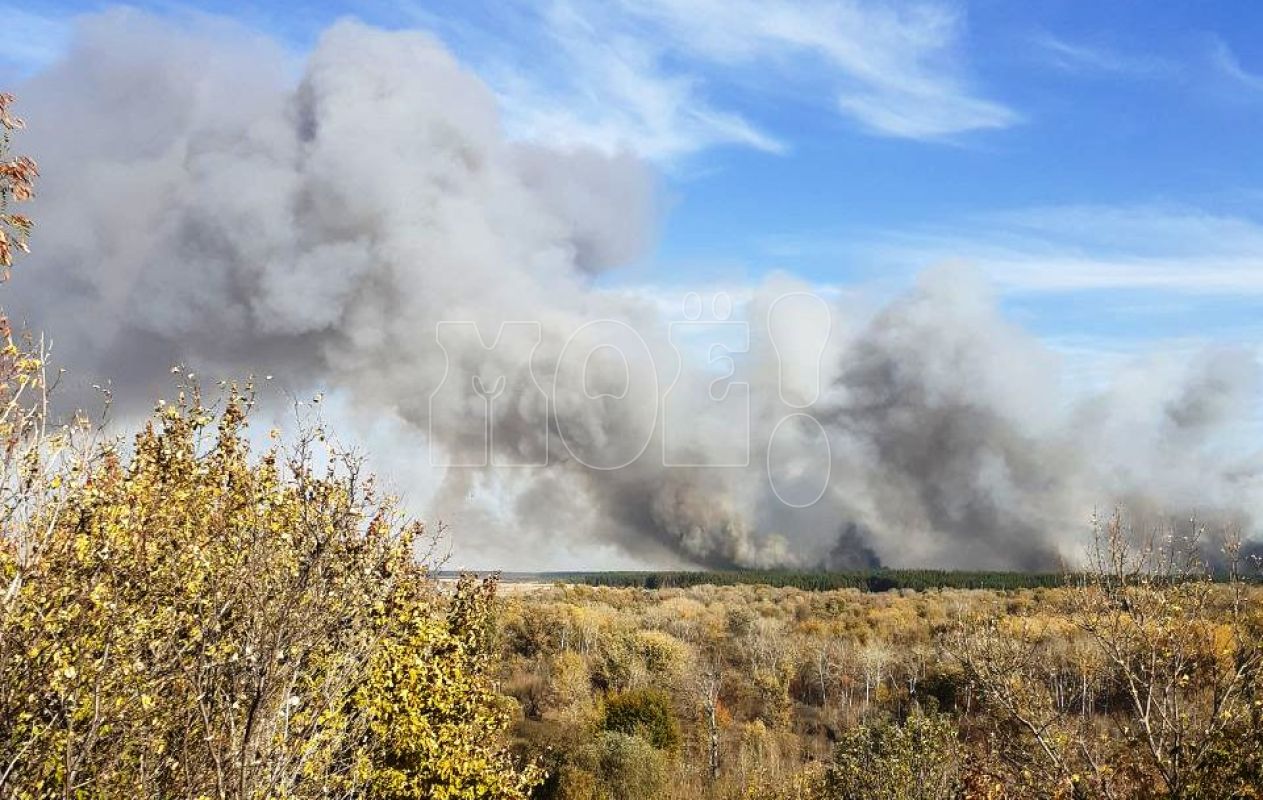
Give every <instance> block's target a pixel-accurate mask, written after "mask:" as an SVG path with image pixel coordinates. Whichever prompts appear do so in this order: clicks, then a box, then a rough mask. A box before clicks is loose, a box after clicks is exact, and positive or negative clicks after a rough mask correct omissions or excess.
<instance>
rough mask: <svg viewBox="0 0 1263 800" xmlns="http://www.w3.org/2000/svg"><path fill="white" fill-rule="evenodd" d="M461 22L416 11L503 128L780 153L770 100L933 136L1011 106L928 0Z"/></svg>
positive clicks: (577, 11) (677, 4)
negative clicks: (458, 53) (476, 81)
mask: <svg viewBox="0 0 1263 800" xmlns="http://www.w3.org/2000/svg"><path fill="white" fill-rule="evenodd" d="M495 11H496V20H497V21H496V23H494V24H486V25H483V24H480V25H476V26H475V25H470V24H468V23H467V22H457V21H452V20H445V19H440V18H438V17H436V16H435V15H434V14H432V13H429V12H424V11H415V10H414V11H413V12H412V13H413V18H414V19H415V20H417V21H418V22H419V23H420V24H424V25H426V26H437V27H438V28H439V29H440V30H442V31H443V33H444V36H445V37H446V38H451V39H454V40H457V41H460V42H462V43H463V44H464V45H465V46H464V48H463V49H464V50H465V51H466V52H467V53H468V54H469V57H470V58H471V60H472V61H473V62H474V63H475V64H476V65H477V67H478V71H479V73H480V74H482V75H484V76H485V77H487V79H488V80H489V81H490V82H491V83H492V85H493V86H494V87H495V88H496V90H497V92H498V94H499V95H500V98H501V104H502V107H503V108H504V109H505V115H506V122H507V124H508V126H509V128H510V131H511V132H512V133H513V134H514V135H517V136H521V137H525V138H530V139H535V140H541V141H547V142H551V143H561V144H573V145H594V146H597V147H599V148H601V149H603V150H605V151H607V152H608V151H616V150H619V149H629V150H632V151H634V152H637V153H639V154H641V155H644V156H647V157H650V158H653V159H655V160H657V161H659V162H673V161H677V160H679V159H681V158H682V157H685V156H688V155H690V154H693V153H696V152H699V151H702V150H705V149H707V148H711V147H715V146H723V145H730V146H739V147H750V148H755V149H758V150H763V151H767V152H773V153H779V152H783V151H784V150H786V149H787V145H786V144H785V142H784V140H783V138H784V137H785V136H786V135H787V134H788V133H789V131H787V130H777V128H776V126H777V118H778V115H779V114H780V113H781V111H782V106H785V105H791V104H793V105H798V104H802V103H803V102H804V98H806V102H808V103H814V104H816V105H819V106H822V107H824V108H828V109H831V110H834V111H836V112H837V113H839V114H840V115H842V116H844V117H846V118H848V119H850V120H853V121H854V122H855V123H857V124H858V125H859V126H860V127H862V128H864V129H865V130H867V131H869V132H872V133H875V134H878V135H883V136H893V137H900V138H912V139H942V138H946V137H949V136H952V135H954V134H959V133H962V132H966V131H971V130H979V129H988V128H1004V127H1007V126H1010V125H1013V124H1016V123H1017V122H1019V121H1020V115H1019V114H1018V113H1017V112H1015V111H1013V110H1012V109H1010V108H1008V107H1006V106H1005V105H1003V104H1001V103H999V102H996V101H993V100H990V99H987V98H985V97H982V96H980V95H979V94H978V93H977V92H976V91H975V89H974V87H973V86H972V85H971V82H970V80H969V77H968V72H967V69H966V64H965V58H964V53H963V52H962V51H963V49H964V45H963V38H964V32H965V26H964V20H963V18H962V17H961V16H960V15H959V14H958V13H956V12H955V11H954V10H953V9H952V8H951V7H950V6H948V5H947V4H945V3H941V2H932V3H922V4H919V5H916V6H909V7H904V8H901V9H896V8H893V7H891V6H888V5H885V4H878V3H869V2H860V1H858V0H848V1H847V2H828V3H825V2H820V1H819V0H786V1H785V2H779V3H775V4H765V3H759V2H754V0H727V1H725V0H639V1H637V2H632V0H610V1H609V2H598V1H597V0H553V1H552V2H550V3H547V4H541V5H539V6H534V5H530V4H528V3H525V2H517V3H506V4H503V5H501V6H497V8H496V9H495Z"/></svg>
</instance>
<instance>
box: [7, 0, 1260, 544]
mask: <svg viewBox="0 0 1263 800" xmlns="http://www.w3.org/2000/svg"><path fill="white" fill-rule="evenodd" d="M19 91H20V93H21V95H22V110H23V113H24V115H25V116H26V117H27V118H28V120H29V121H30V123H31V126H30V130H29V131H28V132H27V133H26V134H24V136H23V148H24V150H27V151H29V152H31V153H32V154H33V155H35V156H37V157H38V159H39V161H40V163H41V167H42V172H43V179H42V181H41V184H40V197H39V199H38V202H37V205H36V206H35V207H34V208H33V209H32V213H33V215H34V216H35V217H36V219H37V220H38V223H39V230H38V233H37V236H38V238H37V239H36V254H35V255H34V256H32V257H31V258H30V259H29V260H28V261H27V262H26V270H25V273H24V274H20V275H19V276H18V277H17V278H16V279H15V282H14V283H13V284H12V286H11V289H12V290H13V294H11V295H10V297H9V300H8V302H9V304H10V306H11V311H12V312H13V313H14V314H15V315H17V316H23V317H25V318H26V319H28V320H29V321H30V322H31V324H33V325H35V326H37V327H40V328H42V329H44V330H48V331H49V332H50V333H51V334H52V335H53V336H54V338H55V341H56V346H57V351H58V353H59V360H60V361H61V362H63V363H65V364H66V365H67V366H68V367H69V368H70V369H71V370H72V375H75V376H78V381H79V383H80V384H81V385H88V384H90V383H92V382H95V381H98V380H101V379H103V378H110V379H112V381H113V386H114V389H115V393H116V396H117V397H118V399H119V401H120V402H121V403H122V404H123V406H124V409H128V408H140V407H141V405H142V404H147V403H148V402H149V400H150V399H152V398H153V397H154V396H156V395H157V394H158V393H160V392H161V391H162V390H163V388H164V383H165V381H166V380H167V372H168V368H169V367H170V366H171V365H172V364H174V363H185V364H190V365H194V366H196V368H197V369H198V370H199V371H200V372H203V373H206V372H210V373H215V374H226V375H242V374H245V373H249V372H255V373H263V372H275V373H277V374H278V375H280V376H285V377H286V378H287V380H288V382H289V383H290V385H294V386H302V387H303V388H311V389H315V388H321V387H329V388H332V389H334V390H336V391H339V392H342V393H344V394H345V395H346V396H347V397H349V398H350V402H351V403H352V404H353V405H354V406H355V407H356V408H358V409H359V410H360V411H361V412H363V413H367V414H370V415H372V414H381V415H383V416H385V415H389V416H391V417H396V418H398V419H401V420H402V421H403V423H404V424H405V425H406V426H407V427H408V428H409V429H410V430H412V431H414V432H415V434H416V437H417V438H424V439H425V440H426V442H427V443H428V445H429V446H430V447H431V448H433V452H435V453H437V454H439V457H440V458H441V459H445V460H446V461H447V462H448V463H455V464H465V465H472V466H463V467H458V468H457V467H454V468H450V469H447V470H445V471H443V472H442V475H443V483H442V486H441V488H440V490H439V491H438V492H437V493H436V494H435V496H434V497H433V498H432V500H431V508H429V509H427V511H428V513H429V514H430V515H432V516H434V517H442V518H448V519H451V518H453V517H455V518H457V519H460V520H462V521H461V522H460V523H459V525H458V530H457V535H458V536H463V537H472V538H474V539H475V540H477V541H478V542H480V547H481V549H482V551H483V552H490V553H498V554H501V555H500V558H501V559H502V560H501V565H502V566H505V567H508V568H512V567H514V566H516V565H518V564H519V563H521V562H517V561H515V560H514V559H516V558H529V557H530V555H529V554H531V553H533V552H538V551H539V549H540V548H541V545H542V543H554V542H555V541H556V540H562V541H568V540H569V541H576V542H585V543H590V544H596V545H598V546H601V545H603V546H608V547H609V548H610V549H611V550H612V551H622V552H624V553H629V554H632V555H633V556H634V557H635V558H637V559H640V560H642V561H643V562H646V563H663V564H670V563H678V564H700V565H706V566H733V565H741V566H763V567H766V566H817V565H827V566H835V567H854V566H866V565H872V564H875V563H892V564H909V565H911V564H923V565H943V566H955V567H965V566H970V567H978V566H984V567H1013V566H1016V567H1038V566H1050V565H1053V564H1055V563H1056V561H1057V559H1058V558H1059V557H1060V556H1062V555H1064V554H1067V553H1068V552H1069V550H1068V547H1069V543H1071V542H1074V541H1076V540H1077V538H1078V536H1079V535H1080V533H1081V532H1082V530H1083V524H1084V520H1085V519H1086V515H1087V514H1088V512H1089V511H1090V510H1091V508H1092V507H1093V505H1095V504H1108V503H1110V502H1112V501H1113V500H1115V499H1118V498H1123V497H1134V496H1143V497H1150V498H1153V500H1154V502H1155V503H1156V504H1157V506H1158V507H1163V508H1166V507H1170V508H1177V509H1181V510H1182V509H1185V508H1192V507H1198V506H1205V507H1210V508H1214V509H1222V508H1248V507H1250V505H1251V503H1252V502H1253V501H1254V500H1255V499H1256V498H1257V496H1258V488H1259V486H1258V480H1257V478H1256V477H1255V476H1256V474H1257V472H1256V471H1255V469H1254V465H1253V464H1252V463H1240V462H1237V461H1230V460H1227V459H1226V458H1225V457H1224V455H1223V453H1222V452H1220V450H1219V448H1218V447H1217V446H1216V443H1217V442H1218V441H1219V439H1218V438H1217V437H1218V436H1219V432H1220V431H1221V430H1222V429H1223V428H1224V426H1225V425H1228V424H1231V423H1233V422H1234V421H1237V420H1240V419H1241V418H1242V417H1243V416H1245V415H1248V414H1249V413H1250V408H1251V405H1252V404H1253V403H1254V402H1255V399H1256V394H1255V393H1256V384H1255V375H1256V371H1257V370H1256V365H1255V363H1254V361H1253V359H1252V358H1250V357H1248V356H1246V355H1242V354H1234V353H1223V354H1218V355H1215V356H1213V357H1206V358H1201V359H1198V360H1197V361H1196V363H1195V365H1194V367H1193V368H1191V369H1189V368H1185V367H1183V366H1178V365H1176V366H1172V365H1163V366H1162V368H1161V369H1158V368H1154V367H1152V366H1150V367H1147V368H1145V369H1143V370H1138V371H1136V372H1134V373H1128V374H1123V375H1120V378H1119V381H1118V382H1117V383H1116V385H1115V387H1114V388H1112V389H1111V390H1109V391H1107V392H1105V393H1102V394H1100V395H1099V396H1094V397H1090V398H1087V399H1082V398H1079V399H1072V398H1071V397H1070V396H1068V395H1067V393H1066V391H1065V387H1063V386H1062V385H1061V383H1060V381H1059V379H1058V378H1057V363H1056V359H1055V358H1054V357H1053V356H1052V355H1051V354H1050V353H1049V352H1047V351H1046V350H1045V349H1044V348H1043V347H1042V346H1041V345H1040V344H1038V343H1037V342H1036V341H1035V340H1034V339H1032V338H1031V337H1030V336H1028V335H1026V334H1025V333H1023V332H1022V331H1021V330H1018V329H1016V328H1014V327H1013V326H1011V325H1009V324H1008V323H1006V322H1005V321H1004V320H1003V319H1002V318H1001V317H1000V315H999V314H998V313H997V311H996V309H995V304H994V302H993V301H992V299H991V298H990V297H989V295H988V293H987V289H986V287H985V286H982V285H980V284H977V283H975V282H974V281H973V280H972V278H971V277H970V276H969V275H968V274H965V273H961V272H959V271H939V272H932V273H929V274H927V275H926V276H925V277H924V278H923V279H922V280H921V281H920V282H919V283H918V285H917V286H916V287H914V288H913V289H912V290H911V291H910V292H909V293H908V294H907V295H906V296H904V297H902V298H900V299H897V300H896V301H895V302H893V303H891V304H890V305H889V306H888V307H886V308H884V309H881V310H879V311H877V312H876V313H866V312H862V311H860V310H858V309H855V308H851V307H848V306H846V305H845V304H843V303H842V302H841V301H831V302H830V303H829V304H828V305H821V301H819V300H815V301H814V302H815V305H814V306H813V305H812V304H811V302H810V298H809V295H808V294H807V292H808V291H809V290H810V287H805V286H801V285H798V284H795V283H794V282H793V281H792V280H790V279H788V278H779V277H778V278H772V279H769V280H768V281H767V282H766V283H765V284H763V285H761V286H759V287H757V288H756V289H754V290H752V292H751V293H750V296H749V297H748V298H743V300H742V302H741V303H740V304H739V305H738V307H737V308H736V310H735V311H734V312H733V313H732V314H731V317H730V319H729V320H728V321H729V322H735V323H745V324H746V326H747V327H746V328H743V330H747V331H748V337H749V341H748V348H747V347H744V346H743V344H742V342H736V343H735V345H736V346H734V347H731V348H730V349H731V350H732V351H733V352H734V353H735V355H732V356H731V358H720V359H716V358H715V350H714V348H713V347H711V346H710V345H712V344H714V343H715V342H713V341H710V340H706V339H704V338H702V339H697V338H696V337H695V338H693V339H690V338H689V337H688V336H684V337H683V338H674V335H673V334H672V333H671V332H670V330H671V329H669V328H668V324H667V319H665V318H664V315H663V312H662V311H661V310H660V303H661V301H662V297H663V295H661V294H660V295H659V296H657V297H655V296H652V295H651V293H647V292H630V291H617V290H610V289H598V288H595V287H594V284H593V276H594V275H595V274H596V273H599V272H602V271H604V270H607V269H611V268H615V267H617V266H619V265H621V264H624V263H626V262H628V261H631V260H633V259H635V258H636V257H637V256H638V255H639V254H641V253H642V252H643V251H644V248H645V246H646V245H647V243H648V242H649V241H651V239H652V234H653V227H654V223H655V220H656V218H657V215H658V213H659V209H658V208H657V204H656V188H655V179H654V175H653V172H652V170H651V169H650V168H649V167H648V166H646V165H645V164H644V163H643V162H641V161H640V160H639V159H637V158H636V157H634V156H632V155H629V154H614V155H611V154H606V153H598V152H587V151H562V150H557V149H552V148H549V147H548V146H547V145H546V144H539V143H535V144H526V143H521V142H515V141H511V140H509V139H507V138H506V137H505V135H504V134H503V132H502V129H501V126H500V122H499V120H498V117H497V103H496V99H495V97H494V95H493V93H492V92H491V91H490V90H489V89H488V88H487V87H486V86H485V85H484V84H483V83H482V82H481V81H480V80H479V78H478V77H477V76H475V75H473V74H471V73H470V72H468V71H466V70H465V69H463V68H462V67H461V66H460V65H459V64H458V63H457V62H456V61H455V60H454V59H453V58H452V57H451V55H450V54H449V53H448V52H447V51H446V50H445V49H444V48H443V47H442V46H441V44H439V43H438V42H436V41H435V40H433V39H432V38H430V37H428V36H426V35H423V34H419V33H414V32H385V31H381V30H376V29H373V28H370V27H366V26H364V25H361V24H358V23H354V22H344V23H340V24H338V25H336V26H334V27H333V28H332V29H330V30H329V31H328V32H326V34H325V35H324V36H323V37H322V38H321V40H320V41H319V43H318V44H317V46H316V47H315V49H314V50H313V51H312V52H311V53H310V55H308V56H306V57H305V58H304V59H303V60H302V62H301V63H294V62H293V60H292V58H291V57H290V56H288V55H287V54H286V53H285V52H284V51H283V50H281V49H280V48H279V47H278V46H276V45H275V44H273V43H271V42H269V41H268V40H266V39H264V38H260V37H257V36H253V35H250V34H248V33H247V32H244V31H242V30H239V29H235V28H232V27H230V26H227V25H220V24H218V23H204V22H203V23H197V24H196V25H195V26H193V27H177V26H175V25H173V24H172V23H170V22H165V21H159V20H155V19H154V18H151V17H148V16H145V15H142V14H139V13H136V12H111V13H107V14H105V15H101V16H96V17H91V18H87V19H85V20H84V21H83V22H82V24H81V26H80V31H79V34H78V37H77V39H76V41H75V44H74V46H73V47H72V49H71V51H70V52H69V54H68V55H67V56H66V57H65V58H64V60H62V61H61V62H59V63H58V64H56V65H54V66H53V67H51V68H50V69H48V70H47V71H45V72H44V73H42V74H40V75H38V76H36V77H34V78H33V79H32V80H30V81H29V83H28V84H27V85H25V86H22V87H19ZM803 298H808V299H807V300H804V299H803ZM784 301H788V302H784ZM667 302H668V304H672V303H674V304H678V303H679V302H680V299H670V300H668V301H667ZM714 310H715V312H716V313H720V312H726V311H727V309H726V308H722V307H721V306H716V307H715V309H714ZM710 311H711V309H708V314H709V313H710ZM720 316H721V317H722V316H723V314H722V313H720ZM690 318H691V317H690ZM466 322H468V323H475V324H476V325H477V326H478V327H477V329H476V330H475V329H472V328H470V327H469V326H467V325H462V324H461V323H466ZM440 323H443V324H440ZM505 323H507V324H505ZM502 324H505V327H504V328H501V327H500V326H501V325H502ZM585 326H587V327H585ZM715 330H716V331H720V332H719V333H713V335H714V336H720V337H721V338H722V342H721V343H722V344H724V345H725V346H727V345H729V344H733V341H732V340H731V338H728V337H729V333H728V332H727V331H729V330H730V328H724V327H723V326H719V327H718V328H716V329H715ZM497 331H499V332H500V338H499V340H498V341H497V340H496V336H497ZM478 333H481V337H482V338H481V339H480V338H479V335H478ZM743 351H745V352H743ZM727 377H733V378H735V379H736V380H738V381H744V382H747V383H748V384H749V393H748V396H749V413H748V414H747V413H746V412H745V410H744V406H742V405H741V404H740V403H735V404H732V403H728V404H725V403H727V400H726V399H725V397H726V398H727V399H731V398H732V397H734V396H737V395H731V394H729V395H726V396H723V393H720V394H719V395H717V394H716V393H715V392H714V391H712V390H713V385H712V384H714V382H715V381H716V380H717V379H724V378H727ZM737 397H738V399H740V398H739V396H737ZM721 400H723V402H721ZM488 407H490V408H492V409H493V411H492V415H493V417H494V419H493V420H492V422H491V424H490V426H488V424H487V422H486V421H485V419H484V410H485V409H486V408H488ZM746 419H749V420H751V421H750V423H749V428H748V434H747V432H746V430H745V424H746V423H745V420H746ZM488 431H490V433H489V432H488ZM747 435H748V440H749V446H748V447H743V446H742V445H743V444H744V443H745V441H746V438H747ZM488 443H489V444H488ZM488 448H489V452H490V455H489V456H488V455H487V453H488ZM400 458H413V459H416V460H426V459H427V458H429V455H428V453H427V452H425V451H417V452H415V453H406V454H403V455H401V454H399V453H395V454H392V459H393V460H399V459H400ZM484 458H489V462H490V463H489V465H487V466H485V467H484V466H479V465H480V464H482V463H483V459H484ZM747 462H748V465H747V466H705V465H714V464H716V463H721V464H737V465H740V464H744V463H747ZM668 463H669V464H670V465H668ZM689 465H695V466H689ZM696 465H702V466H696ZM404 488H405V489H406V488H407V487H404ZM471 496H472V497H479V498H484V500H480V501H479V502H478V503H475V504H474V506H476V507H472V508H471V507H469V506H470V503H469V500H468V498H470V497H471ZM485 498H490V499H485ZM528 563H530V562H528ZM531 565H533V566H535V565H537V564H531Z"/></svg>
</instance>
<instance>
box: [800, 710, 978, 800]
mask: <svg viewBox="0 0 1263 800" xmlns="http://www.w3.org/2000/svg"><path fill="white" fill-rule="evenodd" d="M962 756H963V751H962V748H961V746H960V742H959V740H958V738H957V734H956V727H955V725H953V724H952V721H951V720H950V719H948V718H947V717H945V716H925V715H921V714H916V715H913V716H911V717H909V718H908V719H907V720H906V721H905V722H904V723H903V724H902V725H898V724H894V723H890V722H876V723H865V724H862V725H859V726H857V727H855V728H853V729H851V730H850V731H848V732H847V733H845V734H844V735H843V737H842V739H841V741H839V742H838V745H837V747H836V748H835V749H834V752H833V762H832V763H831V764H830V765H829V767H828V769H827V771H826V773H825V795H824V796H825V798H826V800H943V798H951V797H955V796H956V795H957V794H958V792H959V791H960V788H961V787H960V761H961V758H962Z"/></svg>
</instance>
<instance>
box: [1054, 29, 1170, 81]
mask: <svg viewBox="0 0 1263 800" xmlns="http://www.w3.org/2000/svg"><path fill="white" fill-rule="evenodd" d="M1031 42H1032V43H1033V44H1034V45H1035V47H1036V49H1037V55H1038V57H1039V58H1041V60H1043V61H1044V62H1045V63H1047V64H1049V65H1050V66H1053V67H1055V68H1057V69H1059V70H1062V71H1063V72H1071V73H1080V74H1088V73H1106V74H1113V75H1121V76H1127V77H1135V78H1149V77H1158V76H1161V75H1168V74H1171V73H1173V72H1175V71H1176V70H1177V67H1176V65H1175V64H1173V63H1172V62H1170V61H1168V60H1167V59H1164V58H1159V57H1157V56H1152V55H1142V54H1132V53H1123V52H1120V51H1118V50H1115V49H1113V48H1110V47H1106V46H1104V45H1099V44H1086V43H1083V42H1070V41H1067V40H1065V39H1062V38H1060V37H1058V36H1054V35H1053V34H1051V33H1041V34H1038V35H1036V36H1034V37H1032V39H1031Z"/></svg>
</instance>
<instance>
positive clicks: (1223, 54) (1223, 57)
mask: <svg viewBox="0 0 1263 800" xmlns="http://www.w3.org/2000/svg"><path fill="white" fill-rule="evenodd" d="M1210 58H1211V64H1213V65H1214V67H1215V68H1216V69H1217V70H1219V72H1220V73H1222V74H1223V75H1225V76H1227V77H1228V78H1229V79H1230V80H1232V82H1233V83H1235V84H1236V85H1237V86H1240V87H1244V88H1246V89H1251V90H1253V91H1256V92H1263V74H1259V73H1256V72H1251V71H1250V70H1247V69H1246V68H1245V67H1243V66H1242V65H1241V60H1240V59H1239V58H1237V54H1236V53H1235V52H1233V50H1232V48H1231V47H1229V46H1228V43H1227V42H1225V41H1224V40H1223V39H1220V38H1219V37H1215V38H1214V39H1212V41H1211V51H1210Z"/></svg>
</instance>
